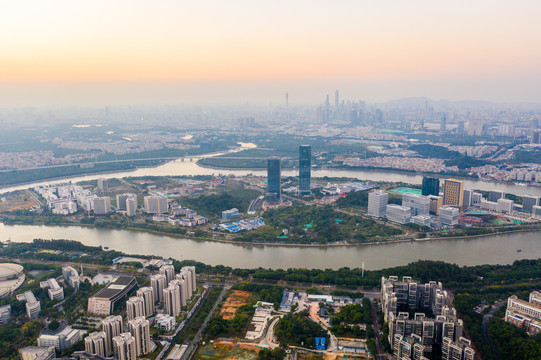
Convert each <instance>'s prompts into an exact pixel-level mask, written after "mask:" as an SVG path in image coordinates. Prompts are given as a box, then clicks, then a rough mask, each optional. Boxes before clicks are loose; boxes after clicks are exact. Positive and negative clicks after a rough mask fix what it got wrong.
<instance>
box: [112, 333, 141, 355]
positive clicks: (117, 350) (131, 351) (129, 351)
mask: <svg viewBox="0 0 541 360" xmlns="http://www.w3.org/2000/svg"><path fill="white" fill-rule="evenodd" d="M113 349H114V354H115V358H117V359H118V360H137V347H136V345H135V338H134V337H133V336H132V334H131V333H129V332H127V333H122V334H120V335H118V336H115V337H114V338H113Z"/></svg>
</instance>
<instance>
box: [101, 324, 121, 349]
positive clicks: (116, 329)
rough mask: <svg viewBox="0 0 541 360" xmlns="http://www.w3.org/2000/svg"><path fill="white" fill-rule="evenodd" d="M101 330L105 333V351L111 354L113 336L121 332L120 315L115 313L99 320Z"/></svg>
mask: <svg viewBox="0 0 541 360" xmlns="http://www.w3.org/2000/svg"><path fill="white" fill-rule="evenodd" d="M101 325H102V330H103V332H104V333H105V353H106V355H107V356H110V355H111V354H113V338H114V337H115V336H118V335H120V333H122V317H121V316H119V315H117V316H114V315H111V316H107V317H106V318H105V319H103V320H102V321H101Z"/></svg>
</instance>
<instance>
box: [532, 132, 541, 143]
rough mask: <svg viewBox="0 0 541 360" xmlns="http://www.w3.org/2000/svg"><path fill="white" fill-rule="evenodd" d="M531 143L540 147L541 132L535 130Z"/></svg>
mask: <svg viewBox="0 0 541 360" xmlns="http://www.w3.org/2000/svg"><path fill="white" fill-rule="evenodd" d="M531 143H532V144H533V145H540V144H541V130H533V131H532V141H531Z"/></svg>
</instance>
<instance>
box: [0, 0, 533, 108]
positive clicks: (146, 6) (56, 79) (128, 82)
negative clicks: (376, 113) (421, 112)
mask: <svg viewBox="0 0 541 360" xmlns="http://www.w3.org/2000/svg"><path fill="white" fill-rule="evenodd" d="M539 14H541V2H539V1H529V0H518V1H501V0H493V1H488V0H470V1H433V0H431V1H424V0H422V1H421V0H410V1H403V0H396V1H395V0H380V1H364V0H347V1H346V0H336V1H318V0H311V1H305V0H297V1H295V0H289V1H283V0H274V1H253V0H251V1H247V0H229V1H223V0H204V1H182V0H176V1H168V0H167V1H166V0H161V1H160V0H155V1H139V0H114V1H111V0H108V1H102V0H93V1H73V0H48V1H25V0H20V1H10V2H6V3H4V4H3V5H2V11H1V12H0V23H1V24H2V27H1V29H2V31H0V106H3V107H11V106H50V105H55V106H56V105H60V106H68V105H98V106H100V105H114V104H213V103H245V102H256V103H280V102H283V101H284V99H285V95H284V94H285V92H286V90H287V91H288V93H289V99H290V102H291V103H298V104H315V103H319V102H321V101H323V100H324V98H325V94H327V93H330V94H333V93H334V90H335V89H339V90H340V92H341V97H342V98H347V99H355V100H359V99H363V100H366V101H368V102H376V101H387V100H392V99H396V98H400V97H415V96H428V97H430V98H434V99H448V100H491V101H502V102H518V101H539V100H540V99H541V66H540V65H539V64H541V41H540V39H539V34H541V21H539Z"/></svg>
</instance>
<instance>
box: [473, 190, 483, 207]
mask: <svg viewBox="0 0 541 360" xmlns="http://www.w3.org/2000/svg"><path fill="white" fill-rule="evenodd" d="M481 201H483V194H481V193H478V192H475V191H474V192H473V193H472V195H471V204H472V205H479V204H481Z"/></svg>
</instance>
